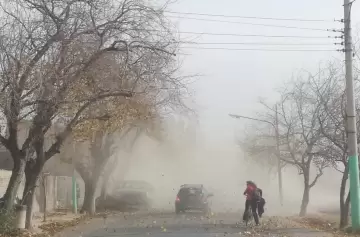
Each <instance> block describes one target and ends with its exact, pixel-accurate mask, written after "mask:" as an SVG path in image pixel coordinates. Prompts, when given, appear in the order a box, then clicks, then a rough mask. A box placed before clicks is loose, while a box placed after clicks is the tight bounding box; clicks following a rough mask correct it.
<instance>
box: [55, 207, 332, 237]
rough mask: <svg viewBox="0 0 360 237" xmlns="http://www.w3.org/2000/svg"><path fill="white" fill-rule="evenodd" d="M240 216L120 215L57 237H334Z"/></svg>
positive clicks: (222, 214) (85, 225) (92, 222)
mask: <svg viewBox="0 0 360 237" xmlns="http://www.w3.org/2000/svg"><path fill="white" fill-rule="evenodd" d="M239 219H240V215H239V214H235V213H219V214H215V215H213V216H211V217H204V216H202V215H201V214H199V213H186V214H183V215H175V214H174V213H170V212H166V213H165V212H164V213H161V212H153V213H135V214H118V215H115V216H112V217H109V218H107V219H103V220H101V219H93V220H92V221H90V222H88V223H85V224H83V225H81V226H79V227H77V228H76V229H72V230H67V231H65V232H63V233H61V234H58V235H57V236H58V237H60V236H67V237H80V236H81V237H121V236H124V237H145V236H146V237H147V236H154V237H157V236H159V237H205V236H206V237H207V236H212V237H221V236H226V237H232V236H273V237H276V236H299V237H321V236H331V235H327V234H325V233H319V232H314V231H309V230H306V229H302V228H296V227H294V226H291V227H289V226H287V225H286V224H285V225H280V224H279V223H278V220H275V219H274V217H273V218H264V219H263V220H262V226H261V227H255V226H253V225H251V226H249V227H246V226H244V224H242V223H241V224H240V223H237V222H238V221H239Z"/></svg>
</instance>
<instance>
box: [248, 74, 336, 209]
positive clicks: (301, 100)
mask: <svg viewBox="0 0 360 237" xmlns="http://www.w3.org/2000/svg"><path fill="white" fill-rule="evenodd" d="M265 105H266V104H265ZM279 106H280V111H279V112H278V118H279V134H280V158H281V160H282V162H284V163H285V164H287V165H291V166H293V167H296V168H297V169H298V171H299V174H300V175H302V176H303V180H304V191H303V197H302V202H301V208H300V213H299V214H300V216H303V215H305V214H306V211H307V206H308V204H309V201H310V189H311V188H312V187H314V186H315V184H316V182H317V181H318V179H319V178H320V177H321V176H322V174H323V170H324V169H325V168H326V167H329V165H330V161H329V160H328V159H327V157H325V156H324V154H325V152H324V150H326V149H327V148H328V146H327V145H326V144H325V145H324V141H323V140H322V136H321V127H320V121H319V119H318V115H319V113H320V111H321V104H320V103H319V101H318V100H317V97H316V96H315V93H314V90H313V88H312V86H311V85H310V81H309V80H307V79H306V80H305V79H303V78H298V79H297V80H296V81H294V82H291V83H290V84H288V85H287V88H285V89H284V90H283V92H282V94H281V100H280V103H279ZM266 108H267V109H268V111H269V112H268V113H265V114H264V115H263V117H264V118H265V119H267V120H270V121H274V119H275V118H274V117H273V114H274V113H275V111H274V110H273V109H272V107H270V106H267V105H266ZM245 139H247V140H248V141H251V142H252V144H250V143H249V142H246V143H243V144H242V146H243V147H245V148H246V149H247V151H248V152H249V153H250V155H258V154H259V153H260V152H265V151H267V152H273V151H274V146H273V145H272V144H269V141H270V143H271V142H273V141H275V137H274V136H273V135H272V134H266V133H265V134H264V133H262V134H256V135H255V136H253V138H252V139H251V140H250V139H248V138H245ZM313 166H315V167H316V175H315V177H314V178H313V179H311V176H310V173H311V167H313Z"/></svg>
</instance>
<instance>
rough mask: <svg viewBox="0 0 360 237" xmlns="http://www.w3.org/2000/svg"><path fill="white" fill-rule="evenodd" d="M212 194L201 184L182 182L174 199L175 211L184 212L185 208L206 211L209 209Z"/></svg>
mask: <svg viewBox="0 0 360 237" xmlns="http://www.w3.org/2000/svg"><path fill="white" fill-rule="evenodd" d="M212 196H214V195H213V194H212V193H209V192H208V191H207V190H206V189H205V188H204V186H203V185H202V184H184V185H181V186H180V190H179V192H178V194H177V196H176V200H175V212H176V214H178V213H180V212H185V211H187V210H199V211H202V212H204V213H208V212H210V210H211V198H210V197H212Z"/></svg>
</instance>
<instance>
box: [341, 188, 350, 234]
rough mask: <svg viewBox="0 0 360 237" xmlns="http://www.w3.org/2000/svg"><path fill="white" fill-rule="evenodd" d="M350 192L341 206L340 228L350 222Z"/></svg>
mask: <svg viewBox="0 0 360 237" xmlns="http://www.w3.org/2000/svg"><path fill="white" fill-rule="evenodd" d="M349 208H350V192H349V193H348V195H347V197H346V199H345V202H344V204H343V205H341V206H340V228H341V229H342V228H345V227H346V226H347V225H348V224H349Z"/></svg>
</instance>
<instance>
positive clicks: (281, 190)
mask: <svg viewBox="0 0 360 237" xmlns="http://www.w3.org/2000/svg"><path fill="white" fill-rule="evenodd" d="M275 136H276V155H277V173H278V182H279V197H280V204H281V206H282V205H283V204H284V203H283V202H284V197H283V187H282V172H281V158H280V138H279V120H278V110H277V104H275Z"/></svg>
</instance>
